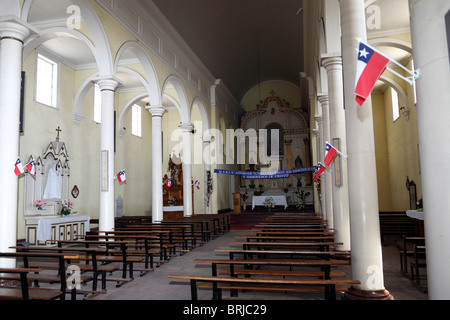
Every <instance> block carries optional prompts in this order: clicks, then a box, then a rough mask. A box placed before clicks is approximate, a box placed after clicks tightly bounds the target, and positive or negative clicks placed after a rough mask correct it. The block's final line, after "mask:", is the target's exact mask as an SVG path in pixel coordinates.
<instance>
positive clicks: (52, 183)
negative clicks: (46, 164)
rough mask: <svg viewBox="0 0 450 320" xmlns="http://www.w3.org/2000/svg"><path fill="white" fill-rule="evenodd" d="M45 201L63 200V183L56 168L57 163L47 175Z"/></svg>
mask: <svg viewBox="0 0 450 320" xmlns="http://www.w3.org/2000/svg"><path fill="white" fill-rule="evenodd" d="M42 198H43V199H46V200H49V199H61V182H60V179H59V173H58V171H57V168H56V162H54V163H53V164H52V166H51V167H50V169H49V171H48V175H47V184H46V185H45V190H44V195H43V197H42Z"/></svg>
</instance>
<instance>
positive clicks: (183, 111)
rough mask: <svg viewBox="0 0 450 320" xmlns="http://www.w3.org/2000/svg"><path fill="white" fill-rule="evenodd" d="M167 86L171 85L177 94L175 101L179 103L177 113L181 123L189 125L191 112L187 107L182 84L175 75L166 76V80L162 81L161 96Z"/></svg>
mask: <svg viewBox="0 0 450 320" xmlns="http://www.w3.org/2000/svg"><path fill="white" fill-rule="evenodd" d="M169 84H171V85H172V86H173V87H174V89H175V92H176V94H177V100H178V103H179V109H178V111H179V112H180V117H181V122H182V123H190V121H191V112H190V111H191V110H190V107H189V103H188V99H187V94H186V90H185V88H184V86H183V84H182V83H181V81H180V80H179V79H178V78H177V77H176V76H175V75H170V76H168V77H167V79H166V80H165V81H164V84H163V87H162V95H163V94H164V91H165V90H166V88H167V87H168V86H169Z"/></svg>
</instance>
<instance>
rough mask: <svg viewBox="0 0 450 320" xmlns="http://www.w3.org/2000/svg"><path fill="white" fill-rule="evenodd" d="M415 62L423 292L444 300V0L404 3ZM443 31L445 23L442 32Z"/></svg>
mask: <svg viewBox="0 0 450 320" xmlns="http://www.w3.org/2000/svg"><path fill="white" fill-rule="evenodd" d="M409 3H410V14H411V34H412V44H413V55H414V65H415V67H416V68H417V69H420V77H419V79H418V80H417V81H416V85H417V119H418V120H417V121H418V126H419V142H420V163H421V170H422V195H423V207H424V216H425V221H424V225H425V244H426V250H427V272H428V296H429V298H430V299H432V300H449V299H450V290H449V287H448V284H449V283H450V274H449V273H448V265H449V264H450V233H449V231H448V229H449V226H450V216H449V214H448V213H449V211H450V202H449V201H448V196H449V194H450V184H449V181H450V172H449V171H448V169H447V167H448V165H447V159H449V157H450V149H449V148H448V146H450V134H449V133H450V131H449V126H448V119H450V109H449V108H448V106H450V91H449V90H448V85H449V83H450V69H449V63H450V57H449V51H448V47H447V45H448V43H447V41H449V40H448V34H446V25H445V15H446V14H447V15H450V11H449V10H450V3H449V1H447V0H435V1H424V0H419V1H417V0H415V1H409ZM448 32H450V31H449V30H448V25H447V33H448Z"/></svg>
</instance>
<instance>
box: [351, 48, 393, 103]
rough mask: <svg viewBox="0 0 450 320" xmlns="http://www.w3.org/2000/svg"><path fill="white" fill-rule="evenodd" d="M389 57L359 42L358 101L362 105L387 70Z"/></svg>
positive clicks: (356, 89)
mask: <svg viewBox="0 0 450 320" xmlns="http://www.w3.org/2000/svg"><path fill="white" fill-rule="evenodd" d="M388 62H389V59H388V58H386V57H385V56H384V55H381V54H379V53H378V52H377V51H375V50H373V49H372V48H370V47H369V46H368V45H366V44H365V43H363V42H360V43H359V49H358V64H357V71H356V88H355V94H356V102H357V103H358V104H359V106H362V105H363V104H364V102H365V101H366V99H367V98H368V97H369V96H370V94H371V92H372V90H373V87H374V86H375V83H376V82H377V81H378V79H379V78H380V76H381V74H382V73H383V72H384V70H386V67H387V64H388Z"/></svg>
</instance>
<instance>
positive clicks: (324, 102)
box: [317, 93, 329, 108]
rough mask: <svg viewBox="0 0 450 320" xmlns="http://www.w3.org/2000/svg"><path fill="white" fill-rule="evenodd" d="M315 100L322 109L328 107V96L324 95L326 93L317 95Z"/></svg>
mask: <svg viewBox="0 0 450 320" xmlns="http://www.w3.org/2000/svg"><path fill="white" fill-rule="evenodd" d="M317 100H319V102H320V104H321V105H322V108H324V107H327V106H328V103H329V98H328V94H326V93H319V94H318V95H317Z"/></svg>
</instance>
